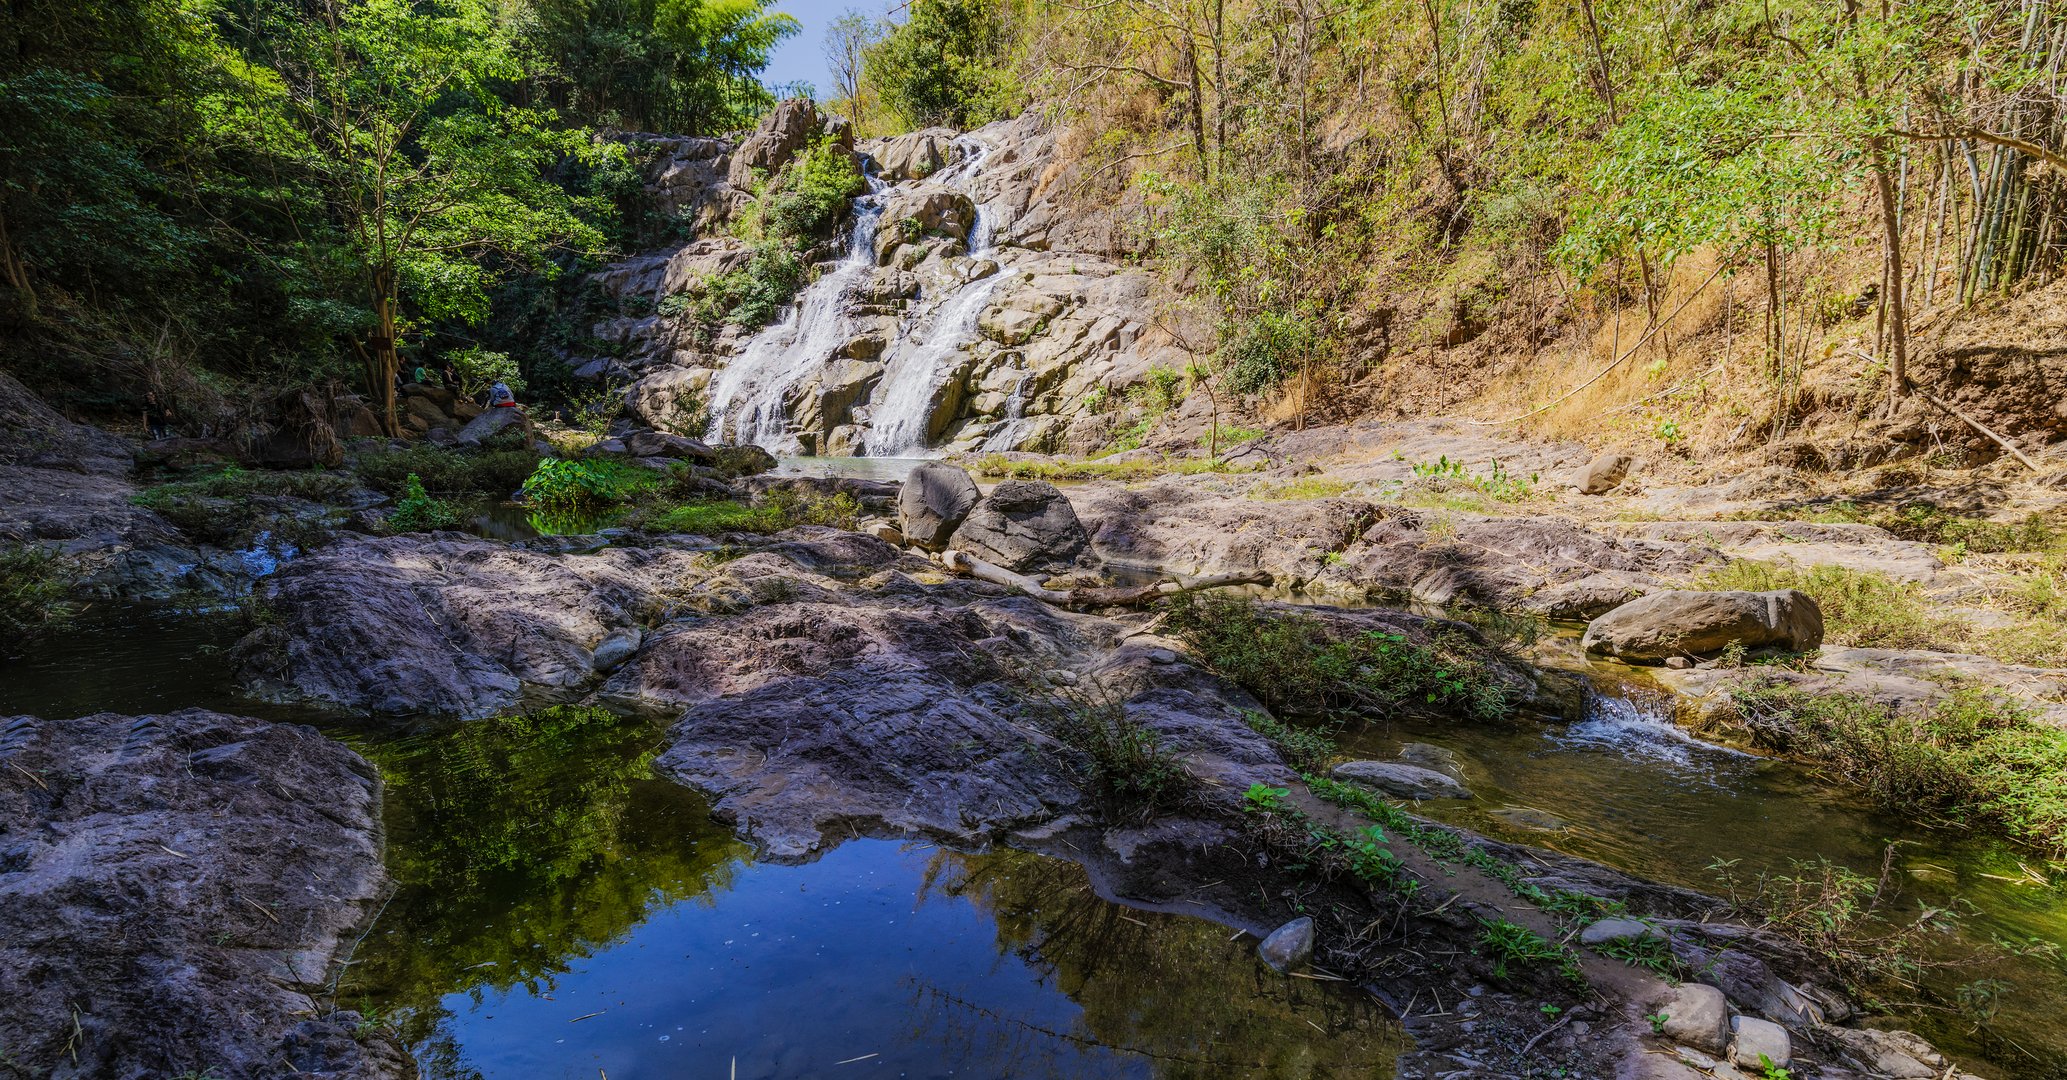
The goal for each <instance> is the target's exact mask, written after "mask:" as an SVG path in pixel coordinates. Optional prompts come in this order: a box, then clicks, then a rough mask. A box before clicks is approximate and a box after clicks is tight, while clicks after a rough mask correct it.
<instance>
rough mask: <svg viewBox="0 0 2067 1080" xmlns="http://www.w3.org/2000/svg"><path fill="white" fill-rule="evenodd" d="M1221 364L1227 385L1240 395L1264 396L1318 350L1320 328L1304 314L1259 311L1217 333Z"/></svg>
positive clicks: (1298, 312)
mask: <svg viewBox="0 0 2067 1080" xmlns="http://www.w3.org/2000/svg"><path fill="white" fill-rule="evenodd" d="M1220 337H1221V343H1220V363H1221V365H1222V366H1223V367H1224V368H1225V369H1226V371H1227V384H1228V385H1229V386H1231V387H1233V388H1234V389H1235V391H1236V392H1237V393H1242V394H1267V393H1269V392H1270V391H1272V390H1275V389H1277V388H1278V385H1279V384H1280V383H1282V382H1284V381H1285V380H1286V379H1288V378H1290V377H1291V376H1292V375H1293V374H1294V373H1296V372H1297V371H1298V370H1299V367H1300V365H1301V364H1302V363H1304V362H1306V361H1307V360H1308V359H1310V358H1311V357H1312V356H1313V354H1314V352H1315V350H1316V349H1318V348H1319V345H1320V339H1321V333H1320V328H1319V327H1317V326H1316V325H1314V321H1313V320H1312V319H1311V318H1309V317H1308V316H1307V315H1306V313H1305V312H1304V311H1300V310H1297V309H1294V310H1290V311H1261V312H1257V313H1256V314H1254V315H1251V316H1250V317H1249V318H1247V319H1245V320H1242V321H1239V322H1233V323H1230V324H1228V325H1227V326H1225V327H1222V328H1221V331H1220Z"/></svg>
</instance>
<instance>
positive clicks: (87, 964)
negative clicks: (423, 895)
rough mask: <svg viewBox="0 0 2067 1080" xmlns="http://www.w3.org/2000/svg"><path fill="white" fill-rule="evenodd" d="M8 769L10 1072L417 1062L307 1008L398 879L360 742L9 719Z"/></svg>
mask: <svg viewBox="0 0 2067 1080" xmlns="http://www.w3.org/2000/svg"><path fill="white" fill-rule="evenodd" d="M0 761H4V762H5V764H6V765H7V766H8V767H6V768H0V1001H6V1002H7V1008H5V1009H0V1045H4V1046H5V1047H6V1049H7V1051H8V1053H9V1055H11V1059H12V1060H13V1061H14V1062H15V1063H16V1064H17V1065H20V1066H22V1067H24V1068H26V1069H28V1070H31V1071H33V1073H34V1074H35V1075H39V1076H41V1075H50V1076H56V1077H107V1078H117V1080H143V1078H145V1077H154V1078H157V1077H169V1076H178V1075H181V1074H185V1073H188V1072H189V1071H190V1070H201V1069H207V1070H212V1075H214V1076H217V1077H221V1078H222V1080H257V1078H261V1077H263V1078H271V1077H278V1076H286V1075H292V1074H301V1075H311V1076H323V1077H332V1078H345V1077H349V1078H354V1080H374V1078H381V1077H402V1076H413V1075H415V1070H414V1067H413V1066H412V1065H410V1064H409V1063H408V1061H407V1059H406V1057H403V1056H402V1055H401V1054H400V1053H399V1052H398V1051H396V1050H394V1049H393V1048H392V1047H390V1046H389V1045H387V1044H386V1043H384V1042H381V1041H379V1040H372V1041H369V1042H365V1043H361V1042H360V1041H358V1040H356V1039H354V1038H353V1037H352V1033H351V1031H350V1030H349V1027H348V1026H347V1025H348V1023H349V1021H348V1020H347V1019H346V1018H344V1017H340V1018H338V1019H337V1020H335V1021H332V1020H324V1019H317V1018H315V1016H316V1011H317V1003H316V1000H315V998H314V997H313V995H314V994H315V993H316V992H318V991H319V989H320V988H321V987H322V986H323V985H324V984H325V983H326V982H327V981H328V980H329V978H330V975H331V972H332V966H333V964H334V962H335V961H336V960H337V959H338V954H339V950H340V949H341V948H342V947H343V946H344V945H346V944H347V943H348V942H349V941H350V940H351V939H352V937H353V935H354V934H355V933H356V932H357V930H358V928H359V927H360V926H362V925H363V924H364V922H365V920H366V919H367V918H369V917H370V916H371V913H372V910H373V908H374V907H375V906H376V905H377V904H378V903H379V900H380V897H381V895H382V894H383V891H384V889H385V886H386V883H387V878H386V874H385V872H384V870H383V868H382V864H381V850H380V848H381V841H380V825H379V813H380V786H379V782H378V780H377V779H376V778H375V774H374V771H373V768H372V767H371V766H369V765H368V764H367V763H366V762H365V761H364V760H362V759H361V758H360V757H359V756H358V755H357V754H355V753H353V752H352V751H351V750H349V749H347V748H345V747H344V746H342V745H340V744H338V743H335V742H332V741H330V740H329V739H326V738H324V737H322V736H321V735H319V734H317V733H316V732H315V731H314V730H312V729H310V728H305V727H300V726H297V725H288V724H269V723H266V722H264V721H260V720H252V719H247V718H243V717H236V716H225V715H222V714H219V713H211V712H204V711H201V710H188V711H185V712H177V713H168V714H164V715H156V716H134V717H132V716H118V715H115V714H112V713H103V714H100V715H96V716H87V717H82V718H80V719H76V720H64V721H52V720H39V719H36V718H33V717H20V716H18V717H12V718H7V719H0ZM75 1022H76V1024H77V1030H78V1037H76V1038H75V1036H74V1034H73V1032H74V1024H75ZM75 1053H76V1055H77V1058H76V1062H75V1060H74V1054H75ZM46 1070H48V1072H47V1073H46Z"/></svg>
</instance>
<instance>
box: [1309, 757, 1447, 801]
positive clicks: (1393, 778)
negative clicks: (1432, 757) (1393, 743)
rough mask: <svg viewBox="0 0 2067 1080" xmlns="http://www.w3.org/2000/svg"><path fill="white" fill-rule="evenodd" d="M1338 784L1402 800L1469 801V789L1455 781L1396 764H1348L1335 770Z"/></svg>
mask: <svg viewBox="0 0 2067 1080" xmlns="http://www.w3.org/2000/svg"><path fill="white" fill-rule="evenodd" d="M1333 775H1334V777H1335V779H1337V780H1348V781H1351V782H1353V783H1357V784H1361V785H1363V786H1364V787H1367V788H1371V789H1373V790H1376V791H1380V792H1383V793H1385V794H1387V795H1394V796H1397V797H1399V798H1402V799H1469V798H1471V789H1469V788H1467V787H1465V786H1464V785H1463V784H1460V783H1458V782H1457V781H1456V780H1454V779H1452V778H1450V777H1448V776H1445V775H1443V774H1442V773H1439V772H1436V771H1435V770H1433V769H1424V768H1421V767H1420V766H1417V765H1407V764H1404V763H1401V762H1397V761H1349V762H1344V763H1343V764H1340V765H1337V766H1335V768H1334V770H1333Z"/></svg>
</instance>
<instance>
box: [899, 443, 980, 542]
mask: <svg viewBox="0 0 2067 1080" xmlns="http://www.w3.org/2000/svg"><path fill="white" fill-rule="evenodd" d="M982 497H983V493H982V492H981V491H980V490H978V489H977V487H976V481H975V480H974V479H972V478H971V477H970V476H969V473H968V472H967V470H964V469H962V468H960V467H959V466H955V465H949V464H947V463H945V462H940V461H928V462H926V463H925V464H922V465H919V466H916V467H914V468H913V469H912V471H911V475H909V476H907V477H905V478H904V487H903V488H902V489H900V490H899V491H898V493H897V526H898V528H899V529H900V530H902V531H903V533H904V538H905V540H906V542H908V543H912V544H916V545H918V546H919V547H922V548H925V549H926V550H928V551H945V550H946V549H947V545H948V540H949V539H950V538H951V537H952V536H953V535H954V532H955V530H956V529H957V528H959V527H960V526H961V524H962V522H963V521H964V520H966V519H967V518H968V516H969V511H971V510H973V509H975V508H976V503H977V501H978V500H979V499H981V498H982Z"/></svg>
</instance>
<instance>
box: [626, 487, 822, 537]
mask: <svg viewBox="0 0 2067 1080" xmlns="http://www.w3.org/2000/svg"><path fill="white" fill-rule="evenodd" d="M860 518H861V504H860V503H859V502H858V501H856V500H855V498H854V496H852V495H849V494H846V493H845V492H841V493H838V494H835V495H832V496H822V495H818V494H816V493H812V492H799V491H795V490H792V489H789V488H771V489H769V490H768V491H767V492H766V493H765V494H763V495H762V496H761V497H760V498H759V499H757V500H755V501H754V502H751V503H745V502H739V501H737V500H732V499H697V500H694V501H690V502H684V503H680V504H677V505H665V504H662V505H656V506H651V507H644V508H641V510H639V511H638V512H635V513H634V514H632V515H631V516H630V517H628V518H626V519H625V523H626V524H627V525H630V526H633V527H635V528H639V529H644V530H645V531H647V532H651V533H694V534H696V535H699V536H716V535H719V534H721V533H735V532H748V533H775V532H781V531H783V530H784V529H794V528H796V527H797V526H799V525H824V526H828V527H831V528H835V529H853V528H854V527H855V526H856V525H857V524H858V523H859V521H860Z"/></svg>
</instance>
